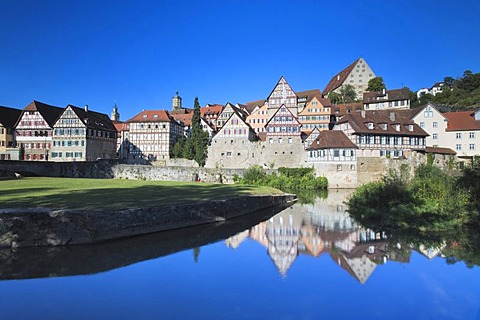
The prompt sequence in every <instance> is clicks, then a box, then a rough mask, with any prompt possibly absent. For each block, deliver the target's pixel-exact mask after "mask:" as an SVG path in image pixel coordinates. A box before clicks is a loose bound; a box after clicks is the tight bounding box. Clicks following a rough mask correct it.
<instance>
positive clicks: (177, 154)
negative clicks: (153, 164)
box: [170, 138, 186, 158]
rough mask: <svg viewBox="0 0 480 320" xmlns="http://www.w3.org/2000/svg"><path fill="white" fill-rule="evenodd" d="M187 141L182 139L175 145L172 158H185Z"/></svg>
mask: <svg viewBox="0 0 480 320" xmlns="http://www.w3.org/2000/svg"><path fill="white" fill-rule="evenodd" d="M185 141H186V139H185V138H181V139H179V140H178V141H177V142H176V143H175V145H174V146H173V148H172V152H171V154H170V156H171V157H172V158H182V157H183V150H184V148H185Z"/></svg>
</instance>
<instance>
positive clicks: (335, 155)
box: [333, 149, 340, 158]
mask: <svg viewBox="0 0 480 320" xmlns="http://www.w3.org/2000/svg"><path fill="white" fill-rule="evenodd" d="M333 157H334V158H338V157H340V150H338V149H335V150H333Z"/></svg>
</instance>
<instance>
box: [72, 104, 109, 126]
mask: <svg viewBox="0 0 480 320" xmlns="http://www.w3.org/2000/svg"><path fill="white" fill-rule="evenodd" d="M68 107H70V108H71V109H72V110H73V112H75V114H76V115H77V116H78V118H79V119H80V120H81V121H82V122H83V124H85V126H86V127H87V128H91V129H97V130H105V131H114V132H117V129H116V127H115V125H114V124H113V122H112V120H111V119H110V117H109V116H108V115H106V114H104V113H100V112H95V111H90V110H89V111H85V109H83V108H79V107H75V106H72V105H71V104H69V105H68V106H67V107H66V108H65V110H67V108H68Z"/></svg>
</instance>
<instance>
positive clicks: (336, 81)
mask: <svg viewBox="0 0 480 320" xmlns="http://www.w3.org/2000/svg"><path fill="white" fill-rule="evenodd" d="M358 61H360V59H357V60H355V61H354V62H352V64H350V65H349V66H348V67H346V68H345V69H343V70H342V71H340V72H339V73H337V74H336V75H334V76H333V77H332V79H330V82H329V83H328V84H327V86H326V87H325V89H323V94H324V95H328V94H329V93H330V92H332V91H333V90H335V89H337V88H338V87H340V86H342V85H343V83H344V82H345V80H346V79H347V77H348V75H349V74H350V73H351V72H352V70H353V68H355V65H356V64H357V63H358Z"/></svg>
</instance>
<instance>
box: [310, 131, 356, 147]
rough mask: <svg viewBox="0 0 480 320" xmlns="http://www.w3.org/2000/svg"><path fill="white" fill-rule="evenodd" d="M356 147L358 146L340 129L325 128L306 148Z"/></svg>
mask: <svg viewBox="0 0 480 320" xmlns="http://www.w3.org/2000/svg"><path fill="white" fill-rule="evenodd" d="M332 148H337V149H352V148H353V149H357V148H358V147H357V146H356V145H355V144H354V143H353V142H352V141H351V140H350V139H349V138H348V137H347V135H346V134H345V133H344V132H343V131H340V130H325V131H322V132H320V135H319V136H318V137H317V138H316V139H315V140H314V141H313V142H312V144H311V145H310V146H309V147H308V148H307V150H320V149H332Z"/></svg>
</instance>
